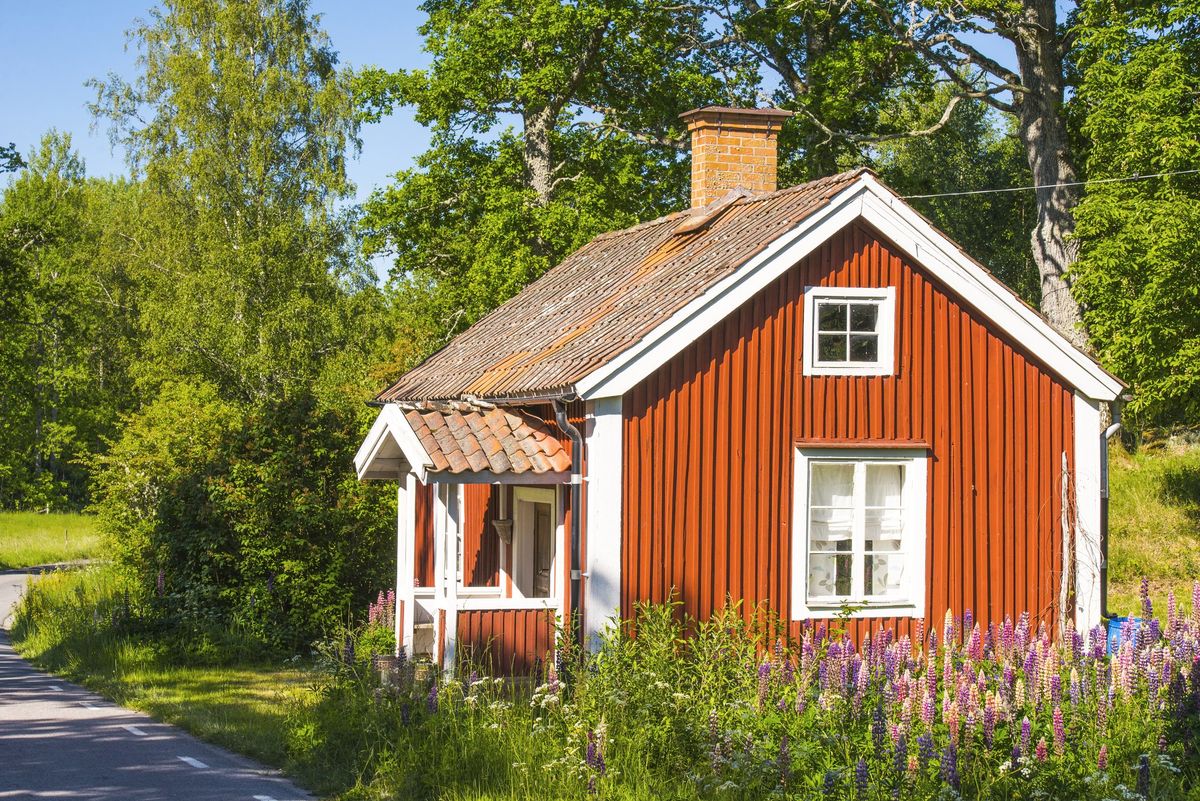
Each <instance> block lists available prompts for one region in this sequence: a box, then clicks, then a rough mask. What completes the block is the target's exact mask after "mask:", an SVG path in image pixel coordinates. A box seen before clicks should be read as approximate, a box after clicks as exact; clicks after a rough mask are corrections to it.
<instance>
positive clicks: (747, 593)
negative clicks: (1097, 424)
mask: <svg viewBox="0 0 1200 801" xmlns="http://www.w3.org/2000/svg"><path fill="white" fill-rule="evenodd" d="M811 285H822V286H846V287H851V286H861V287H880V286H895V287H896V325H897V340H896V354H897V357H898V359H899V373H898V375H896V376H889V377H844V376H838V377H822V376H810V377H806V376H804V375H803V373H802V369H801V355H802V341H803V340H802V331H803V329H802V320H801V317H802V315H803V291H804V287H805V286H811ZM1072 411H1073V395H1072V392H1071V390H1070V389H1069V388H1068V387H1067V386H1066V385H1065V384H1064V383H1063V382H1062V381H1061V380H1059V379H1058V378H1057V377H1055V376H1053V375H1051V374H1049V373H1047V372H1046V371H1045V370H1044V369H1043V368H1041V367H1040V366H1039V365H1038V364H1037V363H1035V362H1033V361H1032V360H1031V357H1029V356H1028V354H1026V353H1025V352H1024V351H1023V350H1022V349H1021V348H1020V346H1019V344H1018V343H1015V342H1012V341H1010V340H1009V339H1008V338H1007V337H1005V336H1004V335H1003V334H1002V333H1001V332H998V331H996V330H994V329H993V328H991V327H989V324H985V322H984V321H983V320H982V319H981V318H980V317H979V316H978V315H977V314H975V313H974V312H972V311H970V310H968V309H967V308H965V307H964V306H963V304H961V303H960V302H959V301H958V300H957V299H955V298H954V297H952V296H950V295H949V294H948V293H947V291H946V290H945V289H944V288H943V287H942V286H941V285H939V284H938V283H937V282H936V281H935V279H933V278H932V277H931V276H929V275H928V274H927V273H925V272H923V271H922V270H920V269H919V268H915V267H914V266H913V265H911V264H909V263H907V262H906V260H905V259H902V258H901V257H900V256H899V255H898V251H896V250H894V249H892V248H890V247H889V245H888V244H887V243H886V242H885V241H883V240H882V238H881V237H880V235H878V234H877V233H876V232H875V231H874V230H873V229H870V228H868V227H867V226H865V225H863V224H855V225H853V226H850V227H848V228H847V229H846V230H844V231H843V232H842V233H840V234H839V235H837V236H834V237H832V238H831V239H830V241H829V242H827V243H826V244H825V245H824V246H823V247H822V248H821V249H820V250H819V251H817V252H815V253H814V254H812V255H811V256H810V257H808V258H807V259H805V260H804V261H803V262H801V263H800V264H799V265H797V266H796V267H794V268H792V269H791V270H790V271H788V272H787V273H786V274H785V275H783V276H781V277H780V278H779V279H778V280H777V281H775V282H774V283H773V284H772V285H771V286H770V287H768V288H766V289H765V290H763V291H762V292H760V293H759V294H758V295H757V296H756V297H754V298H753V299H752V300H750V301H748V302H747V303H746V304H745V305H744V306H743V307H742V308H741V309H739V310H738V311H737V312H735V313H734V314H732V315H731V316H730V317H729V318H727V319H726V320H724V321H723V322H721V323H720V324H718V325H717V326H716V327H714V328H713V329H712V330H711V331H710V332H709V333H708V334H707V335H705V336H704V337H701V339H700V340H699V341H697V342H695V343H694V344H692V345H691V346H690V347H688V348H687V349H686V350H685V351H684V352H682V353H681V354H679V355H678V356H677V357H675V358H674V359H673V360H672V361H671V362H670V363H668V364H666V365H664V366H663V367H662V368H660V369H659V370H658V371H657V372H655V373H654V374H652V375H651V376H649V377H648V378H647V379H646V380H645V381H643V382H642V383H641V384H639V385H638V386H637V387H635V388H634V389H633V390H631V391H630V393H629V394H627V395H626V396H625V422H624V452H625V457H624V459H625V461H624V464H625V469H624V470H625V475H624V493H625V496H624V497H625V500H624V508H625V514H624V520H623V536H622V614H623V615H625V616H628V615H629V614H630V613H631V612H632V605H633V604H634V603H635V602H636V601H639V600H652V601H656V602H661V601H665V600H667V598H668V597H669V596H670V595H671V594H672V592H673V591H674V592H675V593H676V594H677V597H678V598H679V600H681V601H682V603H683V609H684V611H686V612H687V613H688V614H689V615H693V616H698V617H705V616H707V615H708V614H709V613H711V612H712V611H713V610H714V609H716V608H719V607H720V606H722V605H723V603H724V602H725V599H726V598H727V597H729V598H734V599H743V600H744V601H745V602H746V614H747V615H748V616H749V615H750V614H751V609H752V608H753V607H754V606H755V605H756V604H759V603H765V604H766V605H768V606H769V607H770V608H771V609H773V610H774V611H776V612H777V613H778V614H780V615H781V616H783V617H785V618H786V617H787V616H788V615H789V614H790V606H789V605H790V601H791V599H790V597H789V591H790V569H791V568H790V564H791V519H790V518H791V515H792V483H793V472H792V471H793V461H794V448H795V443H796V442H797V441H798V440H808V439H822V438H828V439H838V440H845V441H849V442H857V443H863V444H869V443H871V442H882V441H888V440H916V441H923V442H925V443H927V444H928V446H929V448H930V450H931V460H930V465H929V477H928V481H929V499H928V515H927V519H928V530H929V533H928V540H927V555H926V576H927V577H928V582H927V583H928V592H927V602H926V610H925V613H926V618H927V620H929V621H930V622H931V623H932V624H933V625H940V623H941V620H942V617H943V616H944V614H945V612H946V610H947V609H952V610H953V611H954V613H955V614H956V615H961V614H962V612H963V610H964V609H970V610H972V612H973V614H974V615H975V617H976V619H978V620H982V621H985V622H986V621H988V620H997V621H998V620H1001V619H1003V617H1004V616H1005V615H1012V616H1013V617H1014V619H1015V617H1016V616H1017V615H1018V614H1019V613H1020V612H1022V611H1024V610H1028V611H1029V612H1030V613H1031V615H1034V616H1035V617H1039V618H1045V619H1047V620H1048V621H1049V622H1051V623H1052V622H1053V617H1052V611H1053V608H1054V605H1055V604H1056V603H1057V588H1058V579H1059V575H1060V570H1061V561H1062V559H1061V533H1060V522H1059V521H1060V497H1061V496H1060V491H1061V490H1060V473H1061V460H1062V454H1063V453H1064V452H1065V453H1066V454H1067V458H1068V460H1073V458H1074V457H1073V453H1072V443H1073V432H1072ZM912 623H913V621H912V620H911V619H907V618H901V619H893V618H884V619H879V618H876V619H870V620H862V621H854V622H852V623H851V626H850V628H851V633H852V634H853V635H854V636H856V637H859V638H861V635H862V634H863V633H864V632H865V631H867V630H871V631H874V630H876V629H877V628H878V627H879V626H880V625H881V624H882V625H884V626H887V627H890V628H892V629H893V630H895V631H896V633H897V636H900V635H901V634H904V633H911V626H912ZM792 630H793V633H795V632H796V631H798V630H799V624H793V625H792ZM926 630H928V627H926Z"/></svg>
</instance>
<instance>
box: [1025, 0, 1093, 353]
mask: <svg viewBox="0 0 1200 801" xmlns="http://www.w3.org/2000/svg"><path fill="white" fill-rule="evenodd" d="M1056 17H1057V15H1056V11H1055V7H1054V0H1025V2H1024V8H1023V12H1022V23H1021V25H1020V27H1019V28H1018V30H1017V32H1016V36H1015V41H1014V44H1015V45H1016V48H1017V63H1018V65H1019V68H1020V72H1021V82H1022V84H1023V85H1024V87H1025V91H1024V92H1019V93H1016V94H1015V97H1014V105H1015V107H1016V111H1017V123H1018V130H1019V134H1020V137H1021V143H1022V144H1023V145H1024V147H1025V156H1026V158H1027V160H1028V161H1029V168H1030V170H1031V172H1032V173H1033V182H1034V184H1036V185H1037V186H1040V187H1046V188H1043V189H1038V190H1037V201H1036V203H1037V223H1036V225H1035V226H1034V229H1033V233H1032V235H1031V237H1030V239H1031V244H1032V249H1033V261H1034V264H1036V265H1037V269H1038V274H1039V276H1040V277H1041V289H1042V300H1041V310H1042V314H1044V315H1045V316H1046V319H1047V320H1049V322H1050V324H1051V325H1053V326H1054V327H1055V328H1056V329H1058V331H1059V332H1060V333H1062V334H1063V336H1065V337H1066V338H1067V339H1069V340H1070V341H1071V342H1073V343H1074V344H1075V345H1078V346H1079V347H1081V348H1087V346H1088V338H1087V332H1086V330H1085V329H1084V327H1083V316H1082V315H1081V313H1080V309H1079V303H1078V302H1076V300H1075V298H1074V297H1073V296H1072V295H1071V287H1070V282H1069V279H1068V277H1067V272H1068V271H1069V270H1070V268H1071V266H1072V265H1073V264H1074V263H1075V260H1076V259H1077V258H1078V257H1079V245H1078V243H1077V242H1075V240H1074V238H1073V235H1074V232H1075V220H1074V217H1073V216H1072V215H1073V212H1074V209H1075V206H1076V204H1078V202H1079V199H1080V197H1081V195H1082V192H1081V191H1080V188H1079V187H1076V186H1070V187H1068V186H1062V184H1065V183H1073V182H1075V181H1076V180H1077V177H1076V174H1075V166H1074V164H1073V163H1072V160H1071V151H1070V145H1069V144H1068V141H1067V128H1066V120H1065V117H1064V114H1063V88H1064V83H1065V78H1064V76H1063V60H1062V54H1061V53H1060V51H1059V47H1060V45H1061V37H1060V36H1059V34H1058V31H1057V22H1058V21H1057V18H1056Z"/></svg>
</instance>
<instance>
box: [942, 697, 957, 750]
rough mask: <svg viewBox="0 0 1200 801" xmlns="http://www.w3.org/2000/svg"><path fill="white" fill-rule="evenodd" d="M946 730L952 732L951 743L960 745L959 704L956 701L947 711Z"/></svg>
mask: <svg viewBox="0 0 1200 801" xmlns="http://www.w3.org/2000/svg"><path fill="white" fill-rule="evenodd" d="M945 718H946V728H948V729H949V730H950V742H951V744H952V745H955V746H957V745H958V724H959V719H958V702H957V701H955V702H953V703H951V704H950V706H949V708H947V709H946V714H945Z"/></svg>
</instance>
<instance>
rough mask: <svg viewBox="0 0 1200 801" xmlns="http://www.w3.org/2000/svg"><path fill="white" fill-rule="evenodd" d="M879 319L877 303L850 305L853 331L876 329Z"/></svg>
mask: <svg viewBox="0 0 1200 801" xmlns="http://www.w3.org/2000/svg"><path fill="white" fill-rule="evenodd" d="M878 320H879V305H878V304H875V303H855V304H854V305H853V306H851V307H850V330H851V331H874V330H875V324H876V322H877V321H878Z"/></svg>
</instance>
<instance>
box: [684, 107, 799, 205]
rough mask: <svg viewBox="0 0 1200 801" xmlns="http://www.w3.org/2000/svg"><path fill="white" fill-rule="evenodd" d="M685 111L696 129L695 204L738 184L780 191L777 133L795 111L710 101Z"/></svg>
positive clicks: (691, 128) (690, 125)
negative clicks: (777, 188) (730, 105)
mask: <svg viewBox="0 0 1200 801" xmlns="http://www.w3.org/2000/svg"><path fill="white" fill-rule="evenodd" d="M679 116H680V118H681V119H683V121H684V122H686V123H687V127H688V131H689V132H691V134H692V208H697V207H700V206H707V205H708V204H709V203H712V202H713V201H714V200H720V199H721V198H722V197H724V196H725V195H726V193H728V192H729V190H730V189H736V188H738V187H742V188H743V189H749V190H750V191H752V192H774V191H775V189H776V180H777V178H776V168H777V166H778V156H777V153H776V138H777V137H778V135H779V128H780V126H782V125H783V121H784V120H786V119H787V118H788V117H790V116H792V112H790V111H783V110H781V109H775V108H726V107H724V106H705V107H704V108H698V109H693V110H692V111H688V112H685V113H684V114H680V115H679Z"/></svg>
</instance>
